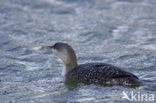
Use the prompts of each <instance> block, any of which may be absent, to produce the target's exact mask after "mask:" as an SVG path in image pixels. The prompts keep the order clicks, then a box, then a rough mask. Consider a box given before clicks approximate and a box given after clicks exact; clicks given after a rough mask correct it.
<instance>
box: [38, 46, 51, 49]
mask: <svg viewBox="0 0 156 103" xmlns="http://www.w3.org/2000/svg"><path fill="white" fill-rule="evenodd" d="M41 49H48V50H52V49H53V46H42V47H41Z"/></svg>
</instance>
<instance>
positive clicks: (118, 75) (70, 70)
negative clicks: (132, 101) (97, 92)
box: [42, 42, 141, 86]
mask: <svg viewBox="0 0 156 103" xmlns="http://www.w3.org/2000/svg"><path fill="white" fill-rule="evenodd" d="M42 48H47V49H50V50H52V52H53V53H54V54H55V55H56V56H58V57H59V58H60V59H61V60H62V61H63V63H64V66H65V68H64V69H63V72H62V75H63V76H65V78H68V79H74V80H78V81H80V82H82V83H89V84H92V83H93V84H101V85H123V86H139V85H140V84H141V82H140V80H139V78H138V77H137V76H135V75H134V74H132V73H130V72H127V71H125V70H123V69H120V68H118V67H116V66H113V65H111V64H106V63H86V64H81V65H78V63H77V58H76V54H75V52H74V50H73V48H72V47H71V46H70V45H68V44H67V43H61V42H58V43H56V44H54V45H53V46H43V47H42Z"/></svg>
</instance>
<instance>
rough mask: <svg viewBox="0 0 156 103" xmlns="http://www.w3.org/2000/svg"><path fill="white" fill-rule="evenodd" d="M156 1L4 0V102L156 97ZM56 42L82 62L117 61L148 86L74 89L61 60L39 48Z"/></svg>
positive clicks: (0, 78)
mask: <svg viewBox="0 0 156 103" xmlns="http://www.w3.org/2000/svg"><path fill="white" fill-rule="evenodd" d="M155 5H156V1H155V0H0V103H75V102H76V103H104V102H109V103H130V101H129V100H126V99H123V98H122V92H123V91H129V92H130V91H133V92H135V93H138V92H139V93H145V94H154V95H155V96H156V11H155V10H156V6H155ZM56 42H66V43H69V44H70V45H71V46H72V47H73V48H74V50H75V52H76V54H77V57H78V63H79V64H82V63H87V62H105V63H109V64H113V65H115V66H118V67H120V68H123V69H124V70H126V71H130V72H132V73H134V74H135V75H137V76H138V77H139V78H140V79H141V80H142V81H143V82H144V83H145V85H144V86H141V87H138V88H128V87H122V86H111V87H108V86H107V87H104V86H99V85H93V84H92V85H84V84H79V85H78V87H77V88H75V89H73V90H69V89H68V88H67V86H66V85H65V84H64V82H63V77H62V76H61V70H62V68H63V64H62V62H61V61H60V59H58V58H57V57H56V56H54V55H53V54H52V53H51V52H49V51H46V50H42V51H36V50H34V49H33V48H34V47H38V46H41V45H53V44H54V43H56ZM155 100H156V98H155ZM140 102H141V101H140ZM145 102H146V101H145Z"/></svg>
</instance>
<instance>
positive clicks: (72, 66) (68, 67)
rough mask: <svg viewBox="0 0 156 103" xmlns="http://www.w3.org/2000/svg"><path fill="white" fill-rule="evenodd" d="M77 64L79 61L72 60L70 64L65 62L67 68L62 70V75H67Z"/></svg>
mask: <svg viewBox="0 0 156 103" xmlns="http://www.w3.org/2000/svg"><path fill="white" fill-rule="evenodd" d="M76 66H77V62H76V61H75V62H73V61H72V62H71V63H68V64H65V68H64V69H63V71H62V75H63V76H65V75H67V74H68V73H69V72H70V71H71V70H73V69H74V68H75V67H76Z"/></svg>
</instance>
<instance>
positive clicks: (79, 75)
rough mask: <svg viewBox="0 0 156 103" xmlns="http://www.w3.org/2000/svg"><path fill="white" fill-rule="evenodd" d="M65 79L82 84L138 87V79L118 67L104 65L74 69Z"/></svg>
mask: <svg viewBox="0 0 156 103" xmlns="http://www.w3.org/2000/svg"><path fill="white" fill-rule="evenodd" d="M66 77H67V78H68V79H76V80H79V81H80V82H84V83H96V84H104V85H127V86H133V85H139V84H140V82H139V80H138V77H136V76H135V75H133V74H132V73H129V72H126V71H124V70H122V69H120V68H118V67H115V66H113V65H110V64H105V63H88V64H82V65H79V66H77V67H75V68H74V69H73V70H72V71H70V72H69V73H68V74H67V75H66Z"/></svg>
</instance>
